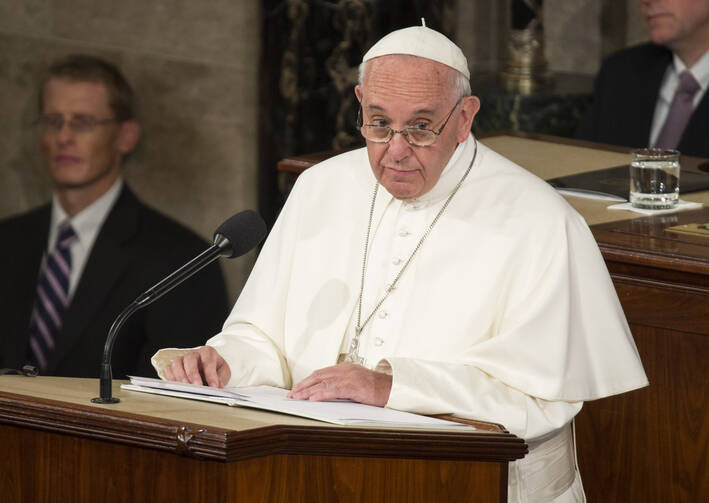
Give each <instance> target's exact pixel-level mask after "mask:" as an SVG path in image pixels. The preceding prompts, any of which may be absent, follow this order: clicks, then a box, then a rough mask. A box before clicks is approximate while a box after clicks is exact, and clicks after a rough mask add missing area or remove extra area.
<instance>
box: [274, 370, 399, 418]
mask: <svg viewBox="0 0 709 503" xmlns="http://www.w3.org/2000/svg"><path fill="white" fill-rule="evenodd" d="M391 383H392V377H391V376H390V375H388V374H384V373H382V372H375V371H373V370H369V369H366V368H364V367H362V366H360V365H355V364H352V363H341V364H339V365H335V366H333V367H326V368H323V369H320V370H316V371H315V372H313V373H312V374H310V375H309V376H308V377H306V378H305V379H303V380H302V381H300V382H299V383H298V384H296V385H295V386H294V387H293V389H292V390H291V392H290V393H288V398H293V399H296V400H312V401H323V400H332V399H335V398H348V399H350V400H354V401H355V402H360V403H366V404H368V405H377V406H379V407H384V405H386V403H387V401H388V400H389V393H390V392H391Z"/></svg>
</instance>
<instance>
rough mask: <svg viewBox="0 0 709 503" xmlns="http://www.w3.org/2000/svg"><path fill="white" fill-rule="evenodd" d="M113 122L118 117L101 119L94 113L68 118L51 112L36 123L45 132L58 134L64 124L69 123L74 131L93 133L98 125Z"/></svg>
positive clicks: (116, 120)
mask: <svg viewBox="0 0 709 503" xmlns="http://www.w3.org/2000/svg"><path fill="white" fill-rule="evenodd" d="M112 122H118V119H116V118H114V117H110V118H107V119H99V118H97V117H94V116H93V115H84V114H77V115H72V116H71V118H70V119H68V120H67V119H65V118H64V116H63V115H61V114H49V115H42V116H40V117H39V119H37V123H36V124H37V128H38V129H39V131H40V132H41V133H43V134H58V133H59V132H60V131H61V130H62V129H63V128H64V124H67V125H68V126H69V129H71V131H72V132H73V133H78V134H82V133H91V132H92V131H93V130H94V129H96V128H97V127H98V126H103V125H105V124H110V123H112Z"/></svg>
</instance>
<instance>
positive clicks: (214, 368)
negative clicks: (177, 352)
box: [162, 346, 231, 388]
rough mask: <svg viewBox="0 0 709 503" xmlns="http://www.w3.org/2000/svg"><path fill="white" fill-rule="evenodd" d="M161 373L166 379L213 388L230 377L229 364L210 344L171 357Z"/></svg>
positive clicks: (223, 383)
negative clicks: (182, 354)
mask: <svg viewBox="0 0 709 503" xmlns="http://www.w3.org/2000/svg"><path fill="white" fill-rule="evenodd" d="M162 373H163V375H164V376H165V379H167V380H168V381H179V382H184V383H190V384H206V385H207V386H212V387H213V388H223V387H224V386H226V384H227V383H228V382H229V379H230V378H231V369H230V368H229V364H227V362H226V361H225V360H224V358H222V357H221V356H219V353H217V351H216V350H215V349H214V348H213V347H211V346H202V347H201V348H197V349H193V350H192V351H189V352H188V353H186V354H185V355H184V356H178V357H177V358H173V359H172V361H171V362H170V364H169V365H166V366H165V367H163V369H162Z"/></svg>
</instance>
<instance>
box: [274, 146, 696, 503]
mask: <svg viewBox="0 0 709 503" xmlns="http://www.w3.org/2000/svg"><path fill="white" fill-rule="evenodd" d="M480 139H481V141H482V142H483V143H484V144H485V145H487V146H489V147H490V148H492V149H493V150H496V151H497V152H499V153H500V154H502V155H504V156H505V157H507V158H509V159H511V160H513V161H515V162H516V163H518V164H520V165H521V166H524V167H525V168H526V169H528V170H529V171H531V172H533V173H534V174H536V175H537V176H539V177H541V178H544V179H549V178H553V177H556V176H563V175H570V174H574V173H579V172H583V171H591V170H596V169H602V168H607V167H611V166H619V165H622V164H628V162H629V160H630V156H629V154H628V151H629V149H625V148H621V147H612V146H607V145H600V144H595V143H591V142H582V141H575V140H569V139H565V138H556V137H552V136H546V135H536V134H529V133H517V132H504V133H501V134H492V135H481V136H480ZM321 158H322V154H321ZM313 160H314V157H313V156H310V158H307V157H305V156H304V157H302V158H295V159H286V160H284V161H283V162H281V163H280V164H279V169H280V170H281V171H284V172H286V173H291V174H297V173H298V172H299V171H301V170H302V169H304V168H305V167H306V165H308V164H307V163H308V162H312V161H313ZM682 170H683V171H685V170H689V171H697V172H708V171H709V160H707V159H699V158H691V157H683V158H682ZM680 190H681V177H680ZM681 197H682V199H685V200H689V201H697V202H702V203H704V205H705V208H704V209H702V210H697V211H691V212H679V213H674V214H671V215H666V216H656V217H644V216H642V215H639V214H637V213H634V212H631V211H615V210H608V209H606V207H607V206H608V205H609V204H610V203H608V202H604V201H598V200H592V199H585V198H580V197H573V196H568V197H566V199H567V200H568V201H569V203H570V204H571V205H572V206H574V208H576V210H577V211H579V213H581V215H583V216H584V218H585V219H586V221H587V222H588V223H589V225H590V226H591V230H592V232H593V234H594V236H595V238H596V241H597V242H598V245H599V248H600V250H601V253H602V254H603V257H604V259H605V261H606V265H607V266H608V270H609V272H610V274H611V277H612V279H613V282H614V284H615V287H616V290H617V292H618V296H619V298H620V301H621V304H622V306H623V310H624V311H625V314H626V317H627V319H628V322H629V324H630V328H631V330H632V333H633V336H634V338H635V342H636V344H637V346H638V350H639V352H640V356H641V358H642V361H643V364H644V366H645V371H646V372H647V375H648V378H649V380H650V386H649V387H647V388H645V389H642V390H637V391H633V392H630V393H626V394H623V395H619V396H615V397H610V398H606V399H603V400H597V401H595V402H588V403H586V404H585V405H584V408H583V410H582V411H581V413H580V414H579V416H578V418H577V422H576V424H577V443H578V456H579V465H580V469H581V473H582V476H583V481H584V487H585V489H586V495H587V497H588V501H590V502H606V501H619V502H633V501H638V502H647V501H662V502H680V501H681V502H684V501H687V502H689V501H692V502H693V501H703V500H704V499H706V497H707V495H709V411H708V410H707V404H709V373H708V372H707V370H706V369H707V365H709V238H700V237H691V236H685V235H679V234H673V233H670V232H668V231H667V230H666V229H667V227H670V226H673V225H678V224H683V223H704V222H709V209H708V208H707V207H709V191H705V192H697V193H692V194H682V195H681ZM591 301H592V300H591Z"/></svg>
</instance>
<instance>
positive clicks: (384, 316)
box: [377, 310, 389, 320]
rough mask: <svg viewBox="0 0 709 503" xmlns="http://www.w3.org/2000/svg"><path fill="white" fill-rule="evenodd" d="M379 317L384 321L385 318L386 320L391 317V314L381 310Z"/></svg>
mask: <svg viewBox="0 0 709 503" xmlns="http://www.w3.org/2000/svg"><path fill="white" fill-rule="evenodd" d="M377 316H379V318H381V319H382V320H383V319H384V318H386V317H387V316H389V313H387V312H386V311H384V310H380V311H379V313H377Z"/></svg>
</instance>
